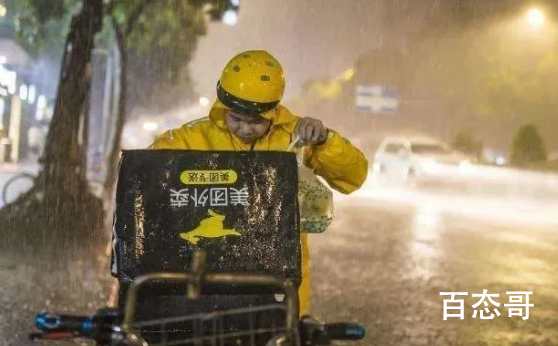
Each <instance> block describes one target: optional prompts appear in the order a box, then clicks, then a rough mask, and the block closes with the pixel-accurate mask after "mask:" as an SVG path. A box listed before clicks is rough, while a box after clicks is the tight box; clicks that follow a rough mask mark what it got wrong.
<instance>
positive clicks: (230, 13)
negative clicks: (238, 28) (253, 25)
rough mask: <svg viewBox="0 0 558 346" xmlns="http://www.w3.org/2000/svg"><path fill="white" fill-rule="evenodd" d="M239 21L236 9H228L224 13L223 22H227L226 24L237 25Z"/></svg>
mask: <svg viewBox="0 0 558 346" xmlns="http://www.w3.org/2000/svg"><path fill="white" fill-rule="evenodd" d="M237 22H238V14H237V13H236V11H234V10H227V11H226V12H225V13H224V14H223V23H225V24H226V25H230V26H233V25H236V23H237Z"/></svg>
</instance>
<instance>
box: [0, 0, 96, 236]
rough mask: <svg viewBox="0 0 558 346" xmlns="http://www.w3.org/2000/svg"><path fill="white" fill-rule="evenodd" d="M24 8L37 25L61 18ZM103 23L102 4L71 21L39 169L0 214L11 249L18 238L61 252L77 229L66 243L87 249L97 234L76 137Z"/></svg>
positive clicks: (36, 6) (34, 6)
mask: <svg viewBox="0 0 558 346" xmlns="http://www.w3.org/2000/svg"><path fill="white" fill-rule="evenodd" d="M27 5H28V6H29V8H30V9H31V11H30V12H34V13H36V14H37V15H38V19H39V21H40V22H45V21H46V20H48V19H50V18H53V17H57V16H58V17H59V16H60V12H59V11H54V12H53V11H48V10H47V9H46V7H47V6H46V5H45V4H44V2H42V1H38V0H28V1H27ZM63 5H64V1H62V0H57V1H51V2H49V6H52V9H60V8H61V6H63ZM102 18H103V1H102V0H83V2H82V4H81V9H80V10H79V12H77V13H76V14H75V15H74V16H73V18H72V21H71V24H70V28H69V32H68V36H67V38H66V43H65V45H64V50H63V56H62V62H61V71H60V80H59V84H58V91H57V95H56V103H55V106H54V114H53V117H52V122H51V125H50V129H49V133H48V136H47V142H46V147H45V153H44V166H43V168H42V171H41V172H40V174H39V177H38V178H37V179H36V181H35V186H34V187H33V188H32V189H31V190H30V191H29V192H28V193H26V194H25V195H24V196H23V197H22V198H20V199H18V200H17V201H16V202H14V203H13V204H11V205H8V206H6V207H5V208H4V209H2V211H1V212H0V228H2V229H4V230H12V232H11V233H10V234H9V235H7V237H6V239H5V240H6V241H8V242H9V243H10V242H11V244H12V245H15V244H17V243H20V241H21V239H17V238H16V237H17V236H23V235H25V233H28V234H27V235H29V234H32V235H33V238H32V239H34V240H39V243H40V245H46V242H44V240H46V239H54V240H55V241H54V242H52V243H50V244H52V245H51V246H60V244H59V243H57V240H60V239H61V238H64V239H68V237H67V236H68V235H70V234H72V233H76V232H75V230H76V229H79V230H82V232H80V233H79V239H78V238H75V237H69V239H68V240H70V241H71V242H72V243H74V242H75V241H78V240H81V241H84V242H86V243H87V242H88V241H89V240H91V239H94V237H95V231H99V230H100V229H101V223H102V220H103V209H102V204H101V203H100V201H98V200H97V199H96V198H95V197H94V196H93V195H92V194H91V193H90V192H89V189H88V185H87V181H86V179H85V174H84V167H83V161H82V160H81V158H80V153H81V151H80V146H79V141H78V137H79V123H80V115H81V114H83V107H84V104H85V100H86V96H87V91H88V90H87V83H86V82H87V81H86V73H87V67H88V65H89V63H90V61H91V51H92V49H93V46H94V38H95V35H96V34H97V33H98V32H99V31H100V30H101V26H102ZM76 216H79V217H76ZM59 236H62V237H59ZM18 240H19V241H18ZM41 241H42V242H41Z"/></svg>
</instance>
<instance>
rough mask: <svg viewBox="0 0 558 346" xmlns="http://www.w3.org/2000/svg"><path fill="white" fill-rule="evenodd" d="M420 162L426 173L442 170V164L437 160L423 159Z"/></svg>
mask: <svg viewBox="0 0 558 346" xmlns="http://www.w3.org/2000/svg"><path fill="white" fill-rule="evenodd" d="M420 164H421V166H422V169H423V170H424V171H425V172H426V173H438V172H439V171H440V164H439V163H438V162H437V161H435V160H432V159H429V160H422V161H421V163H420Z"/></svg>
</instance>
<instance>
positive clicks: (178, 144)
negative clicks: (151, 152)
mask: <svg viewBox="0 0 558 346" xmlns="http://www.w3.org/2000/svg"><path fill="white" fill-rule="evenodd" d="M187 137H188V136H187V133H186V131H185V130H184V129H183V128H177V129H173V130H169V131H167V132H165V133H163V134H162V135H160V136H158V137H157V138H156V139H155V141H154V142H153V143H152V144H151V145H150V146H149V147H148V149H190V145H189V143H188V138H187Z"/></svg>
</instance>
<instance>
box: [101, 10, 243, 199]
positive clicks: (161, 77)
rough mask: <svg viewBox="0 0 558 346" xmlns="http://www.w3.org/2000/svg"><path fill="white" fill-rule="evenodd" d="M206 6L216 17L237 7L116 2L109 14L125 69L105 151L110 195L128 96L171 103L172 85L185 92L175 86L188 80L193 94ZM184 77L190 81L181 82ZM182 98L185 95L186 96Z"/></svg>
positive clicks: (140, 101)
mask: <svg viewBox="0 0 558 346" xmlns="http://www.w3.org/2000/svg"><path fill="white" fill-rule="evenodd" d="M205 5H211V11H210V15H211V17H212V18H215V19H220V18H221V16H222V15H223V13H224V11H227V10H230V9H232V10H237V9H238V8H237V7H236V6H234V5H232V3H231V2H230V1H229V0H190V1H183V0H167V1H164V2H161V1H153V0H131V1H127V2H122V1H121V2H114V7H112V8H111V10H110V13H109V14H110V16H111V21H112V25H113V28H114V32H115V36H116V43H117V47H118V50H119V53H120V54H119V56H120V70H121V72H120V82H119V85H120V93H119V94H120V97H119V99H118V107H117V108H118V111H117V114H116V117H115V122H114V131H112V134H111V139H110V147H109V150H108V151H107V152H106V153H105V154H106V155H107V159H106V162H107V178H106V181H105V190H106V191H107V195H108V196H111V195H112V189H113V187H114V183H115V181H116V174H117V165H118V159H119V156H120V142H121V136H122V131H123V128H124V124H125V122H126V119H127V117H128V106H127V103H128V102H127V101H128V99H131V100H132V103H133V104H135V105H136V106H146V105H150V104H154V103H157V102H156V100H157V99H159V100H160V101H159V103H160V104H165V105H168V104H173V102H172V100H169V99H165V96H166V95H169V94H170V95H172V96H175V99H176V94H173V93H172V89H174V90H177V89H178V90H180V89H182V90H181V91H180V92H182V93H184V90H183V88H176V86H177V85H184V84H186V85H187V86H188V87H187V90H189V91H190V93H189V94H190V95H191V94H193V92H192V89H191V84H190V83H188V82H189V76H188V75H187V70H186V69H185V67H186V66H187V64H188V63H189V62H190V60H191V58H192V55H193V52H194V51H195V48H196V44H197V38H198V37H199V36H200V35H204V34H205V33H206V30H205V18H204V16H203V14H204V12H203V8H204V6H205ZM131 80H132V81H133V82H132V83H130V82H129V81H131ZM184 81H185V82H187V83H181V82H184ZM129 87H130V88H129ZM173 87H174V88H173ZM161 91H162V92H161ZM154 95H155V96H154ZM161 98H163V100H162V102H161ZM180 98H181V99H184V96H182V97H180ZM151 108H153V107H151Z"/></svg>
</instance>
